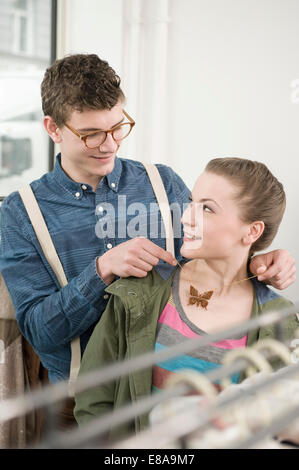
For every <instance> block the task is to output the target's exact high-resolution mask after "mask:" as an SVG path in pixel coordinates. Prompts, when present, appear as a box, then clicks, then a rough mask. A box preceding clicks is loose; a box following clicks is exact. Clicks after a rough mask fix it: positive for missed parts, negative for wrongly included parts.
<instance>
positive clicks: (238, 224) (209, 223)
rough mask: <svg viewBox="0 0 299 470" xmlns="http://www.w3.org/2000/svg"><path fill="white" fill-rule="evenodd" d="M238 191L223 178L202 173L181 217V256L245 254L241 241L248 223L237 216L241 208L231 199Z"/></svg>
mask: <svg viewBox="0 0 299 470" xmlns="http://www.w3.org/2000/svg"><path fill="white" fill-rule="evenodd" d="M237 192H238V189H237V188H236V187H235V186H234V185H233V184H232V183H230V181H229V180H228V179H226V178H225V177H223V176H219V175H216V174H214V173H209V172H204V173H203V174H202V175H200V176H199V177H198V179H197V181H196V183H195V186H194V188H193V191H192V193H191V203H190V205H189V206H188V208H187V209H186V210H185V212H184V213H183V216H182V224H183V229H184V243H183V245H182V248H181V254H182V256H184V257H185V258H204V259H224V258H229V257H231V256H234V255H237V254H238V253H240V255H241V253H244V244H243V242H242V239H243V237H244V236H246V235H247V234H248V228H249V226H250V224H248V223H247V224H246V223H244V222H243V221H242V220H241V218H240V216H239V213H240V209H239V207H238V205H237V202H236V200H234V196H236V195H237ZM200 237H202V239H200ZM247 248H248V246H247Z"/></svg>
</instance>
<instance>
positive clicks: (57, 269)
mask: <svg viewBox="0 0 299 470" xmlns="http://www.w3.org/2000/svg"><path fill="white" fill-rule="evenodd" d="M143 165H144V167H145V169H146V171H147V174H148V176H149V179H150V182H151V184H152V187H153V190H154V193H155V196H156V199H157V201H158V204H159V208H160V211H161V215H162V220H163V223H164V227H165V236H166V250H167V251H170V252H171V253H172V254H173V256H175V253H174V240H173V228H172V222H171V212H170V207H169V203H168V198H167V194H166V191H165V188H164V185H163V181H162V178H161V176H160V173H159V171H158V169H157V167H156V166H155V165H152V164H148V163H147V164H143ZM19 193H20V196H21V198H22V201H23V203H24V206H25V208H26V210H27V213H28V216H29V219H30V221H31V223H32V226H33V228H34V231H35V233H36V236H37V239H38V241H39V243H40V246H41V248H42V250H43V252H44V255H45V257H46V259H47V261H48V263H49V265H50V266H51V268H52V269H53V271H54V273H55V275H56V277H57V279H58V281H59V284H60V286H61V287H64V286H66V285H67V278H66V276H65V273H64V270H63V267H62V264H61V262H60V259H59V257H58V254H57V251H56V249H55V246H54V244H53V241H52V238H51V236H50V234H49V231H48V228H47V225H46V222H45V220H44V217H43V215H42V213H41V211H40V208H39V205H38V203H37V200H36V199H35V196H34V193H33V191H32V189H31V186H30V185H27V186H25V187H24V188H22V189H20V190H19ZM71 355H72V358H71V367H70V383H73V382H74V381H75V380H76V378H77V376H78V372H79V369H80V363H81V347H80V338H75V339H74V340H73V341H72V342H71ZM71 393H72V392H71Z"/></svg>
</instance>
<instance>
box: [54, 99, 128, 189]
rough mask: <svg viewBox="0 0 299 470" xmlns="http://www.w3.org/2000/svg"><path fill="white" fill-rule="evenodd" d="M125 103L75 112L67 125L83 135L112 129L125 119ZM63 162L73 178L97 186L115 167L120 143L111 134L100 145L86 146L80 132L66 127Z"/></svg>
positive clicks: (61, 137)
mask: <svg viewBox="0 0 299 470" xmlns="http://www.w3.org/2000/svg"><path fill="white" fill-rule="evenodd" d="M122 105H123V103H122V102H119V103H118V104H117V105H115V106H114V107H113V108H112V109H110V110H108V109H104V110H90V109H88V110H85V111H82V112H79V111H73V112H72V114H71V115H70V117H69V119H68V120H67V122H66V124H68V125H70V126H71V127H72V128H73V129H76V130H77V131H78V132H79V133H80V134H82V135H84V134H86V133H88V132H90V131H97V130H99V129H101V130H109V129H111V128H112V127H114V126H115V125H117V124H119V123H121V122H122V121H123V120H125V116H124V114H123V112H122ZM59 133H60V139H61V140H60V147H61V164H62V168H63V169H64V171H65V172H66V173H67V174H68V176H69V177H70V178H72V179H73V180H75V181H77V182H85V183H88V184H91V185H92V186H93V187H94V188H96V186H97V185H98V183H99V181H100V179H101V177H102V176H105V175H107V174H109V173H111V171H112V170H113V168H114V159H115V155H116V152H117V150H118V148H119V144H118V143H117V142H115V140H114V139H113V137H112V136H111V134H107V138H106V140H105V142H103V144H102V145H100V146H99V147H97V148H93V149H90V148H87V147H86V146H85V144H84V142H83V140H81V139H80V138H79V137H78V136H77V135H75V134H74V133H73V132H72V131H71V130H70V129H68V128H67V127H66V126H63V127H62V128H61V129H59Z"/></svg>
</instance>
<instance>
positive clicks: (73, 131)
mask: <svg viewBox="0 0 299 470" xmlns="http://www.w3.org/2000/svg"><path fill="white" fill-rule="evenodd" d="M122 112H123V113H124V115H125V116H126V118H127V119H128V120H129V122H122V123H121V124H117V125H116V126H113V127H111V129H108V130H107V131H104V130H103V129H98V130H97V131H90V132H87V133H86V134H80V132H78V131H77V130H76V129H74V128H73V127H72V126H70V125H69V124H66V123H65V124H64V125H65V127H67V128H68V129H69V130H70V131H71V132H72V133H73V134H75V135H76V136H77V137H79V138H80V140H83V142H84V144H85V147H87V148H88V149H91V148H97V147H100V146H101V145H103V143H104V142H105V141H106V139H107V135H108V134H111V137H112V138H113V140H114V141H115V142H120V141H122V140H124V139H125V138H126V137H128V135H129V134H130V132H131V131H132V129H133V127H134V126H135V124H136V123H135V121H134V119H132V118H131V116H129V114H128V113H127V112H126V111H125V110H124V109H123V110H122ZM124 124H130V126H131V127H130V130H129V133H128V134H127V135H126V137H123V138H122V139H118V140H116V139H115V138H114V137H113V132H114V131H115V129H118V128H119V127H121V126H123V125H124ZM98 132H105V134H106V136H105V139H104V140H103V142H102V143H101V144H100V145H97V146H96V147H88V145H87V144H86V139H87V137H89V136H90V135H93V134H97V133H98Z"/></svg>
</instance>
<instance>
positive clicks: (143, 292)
mask: <svg viewBox="0 0 299 470" xmlns="http://www.w3.org/2000/svg"><path fill="white" fill-rule="evenodd" d="M174 272H175V271H174ZM174 272H173V273H172V274H171V275H170V277H169V278H168V279H167V280H164V279H163V278H162V277H161V276H160V275H159V273H158V272H157V270H152V271H151V272H150V273H149V274H148V275H147V276H146V277H145V278H132V277H131V278H126V279H119V280H117V281H116V282H114V283H113V284H111V285H110V286H108V287H107V288H106V292H107V293H109V294H112V295H111V297H110V300H109V302H108V305H107V308H106V310H105V312H104V313H103V315H102V318H101V319H100V321H99V322H98V324H97V326H96V327H95V329H94V332H93V334H92V335H91V338H90V340H89V342H88V344H87V347H86V350H85V352H84V355H83V359H82V364H81V369H80V375H81V374H83V373H85V372H88V371H91V370H94V369H96V368H101V367H104V366H107V365H108V364H110V363H111V364H112V363H113V362H116V361H123V360H126V359H131V358H133V357H135V356H140V355H141V354H143V353H145V352H148V351H154V345H155V337H156V326H157V321H158V318H159V314H160V313H161V312H162V310H163V308H164V306H165V305H166V303H167V301H168V298H169V295H170V290H171V284H172V279H173V275H174ZM290 305H292V303H291V302H290V301H288V300H286V299H285V298H283V297H280V296H278V295H277V294H275V293H274V292H272V291H271V290H270V289H269V288H268V287H266V286H265V285H264V284H262V283H260V282H258V281H256V282H255V297H254V303H253V309H252V314H251V318H254V317H255V316H257V315H261V314H263V313H266V312H267V311H272V310H275V309H277V310H279V309H281V308H286V307H289V306H290ZM298 325H299V323H298V321H297V317H296V316H295V315H291V316H289V317H287V319H286V320H285V321H284V327H285V328H286V330H287V331H286V334H287V337H293V333H294V331H295V329H297V328H298ZM275 335H276V330H275V326H274V325H273V326H272V325H271V326H267V327H262V328H260V329H259V330H254V331H250V332H248V341H247V346H251V345H252V344H253V343H255V342H256V341H257V340H258V339H262V338H266V337H271V338H274V337H275ZM243 378H244V377H241V378H240V381H241V380H242V379H243ZM151 387H152V368H146V369H144V370H138V371H136V372H134V373H132V374H130V375H129V376H125V377H120V378H119V379H118V380H116V381H114V382H110V383H106V384H103V385H101V386H99V387H96V388H93V389H89V390H87V391H85V392H81V393H79V394H77V395H76V396H75V400H76V405H75V410H74V415H75V418H76V420H77V422H78V423H79V424H80V425H81V424H84V423H86V422H88V421H90V420H91V419H92V418H93V417H94V416H99V415H100V414H104V413H106V412H109V411H112V410H113V409H118V408H120V407H122V406H123V405H125V404H128V403H130V402H136V401H137V400H140V399H141V398H142V397H146V396H149V395H150V394H151ZM147 424H148V415H144V416H136V417H135V421H134V422H131V423H126V424H124V425H121V426H119V427H115V428H112V430H111V433H110V437H111V438H115V437H121V436H125V435H128V433H129V432H132V431H134V430H135V431H136V432H138V431H140V430H141V429H144V428H145V427H146V426H147Z"/></svg>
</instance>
